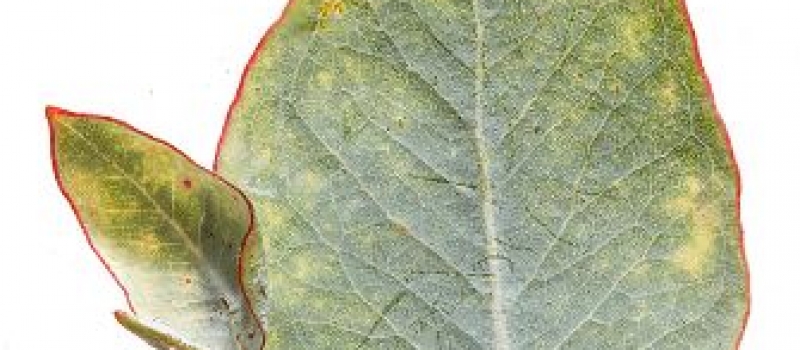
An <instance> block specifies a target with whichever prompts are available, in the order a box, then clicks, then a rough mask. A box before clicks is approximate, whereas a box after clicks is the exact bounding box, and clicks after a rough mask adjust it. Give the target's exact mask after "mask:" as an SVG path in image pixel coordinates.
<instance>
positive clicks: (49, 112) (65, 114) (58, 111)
mask: <svg viewBox="0 0 800 350" xmlns="http://www.w3.org/2000/svg"><path fill="white" fill-rule="evenodd" d="M45 115H46V116H47V121H48V123H47V124H48V126H49V129H50V160H51V163H52V167H53V174H54V175H55V178H56V183H57V185H58V189H59V190H60V191H61V194H62V195H63V196H64V198H65V199H66V200H67V203H69V206H70V209H71V210H72V212H73V213H74V214H75V217H76V218H77V219H78V224H79V225H80V227H81V230H82V231H83V234H84V237H85V238H86V242H87V243H88V244H89V247H90V248H91V250H92V252H93V253H94V255H95V256H97V258H98V259H99V260H100V263H102V264H103V267H104V268H105V269H106V271H107V272H108V273H109V274H110V275H111V277H112V278H113V279H114V282H115V283H116V284H117V286H119V288H120V289H122V293H123V294H124V295H125V300H126V302H127V304H128V308H129V309H130V311H131V312H132V313H133V314H134V315H135V314H136V309H135V308H134V305H133V302H131V299H130V293H129V292H128V288H127V287H126V286H125V285H124V284H123V283H122V282H121V281H120V280H119V278H118V277H117V275H116V273H115V272H114V270H113V269H112V268H111V266H110V265H109V264H108V262H107V261H106V260H105V258H104V257H103V255H102V254H101V253H100V251H99V250H98V249H97V247H95V245H94V242H93V241H92V238H91V236H90V234H89V230H88V228H87V227H86V224H85V222H84V220H83V217H82V216H81V214H80V211H79V210H78V207H77V205H76V204H75V201H74V199H73V198H72V196H71V195H70V193H69V192H68V191H67V189H66V187H65V186H64V183H63V181H62V178H61V172H60V170H59V167H58V157H57V152H58V145H57V143H56V131H55V125H54V124H55V121H56V119H58V118H83V119H94V120H100V121H105V122H110V123H113V124H116V125H117V126H120V127H122V128H124V129H127V130H128V131H131V132H133V133H135V134H137V135H140V136H144V137H145V138H147V139H149V140H151V141H154V142H156V143H158V144H160V145H162V146H165V147H167V148H168V149H170V150H172V151H173V152H175V153H176V154H177V155H179V156H180V157H183V158H184V159H186V160H187V161H188V162H189V163H190V164H191V165H193V166H194V167H196V168H197V169H198V170H200V171H203V172H205V173H206V174H208V175H211V176H212V177H213V178H214V179H216V180H218V181H220V182H221V183H223V184H225V186H227V187H228V188H230V189H231V190H232V191H233V192H234V193H235V194H237V195H238V196H239V197H241V198H242V199H243V200H244V203H245V205H246V206H247V209H248V213H249V215H248V219H247V220H248V223H247V232H246V233H245V235H244V237H243V238H242V243H241V245H240V248H239V249H240V252H245V251H246V248H247V247H248V246H247V244H248V242H249V241H250V239H251V238H252V237H253V235H255V232H256V231H255V229H256V225H255V214H254V207H253V203H252V202H251V201H250V199H249V198H247V196H246V195H245V194H244V192H242V191H241V190H240V189H239V188H237V187H236V186H234V185H233V184H231V183H230V182H229V181H228V180H226V179H224V178H223V177H222V176H220V175H219V174H217V173H216V172H214V171H209V170H207V169H206V168H204V167H202V166H200V165H199V164H197V162H195V161H194V160H193V159H192V158H191V157H189V156H188V155H187V154H186V153H185V152H183V151H182V150H180V149H178V148H177V147H175V146H174V145H172V144H170V143H169V142H166V141H164V140H162V139H160V138H158V137H155V136H153V135H150V134H148V133H146V132H144V131H141V130H139V129H137V128H136V127H134V126H132V125H130V124H128V123H126V122H124V121H122V120H119V119H115V118H112V117H108V116H103V115H97V114H89V113H79V112H73V111H69V110H66V109H63V108H60V107H55V106H47V107H46V108H45ZM246 256H247V254H240V255H239V259H238V261H237V270H238V272H237V276H236V280H237V283H238V284H239V288H240V291H241V293H242V295H243V297H244V303H245V308H246V309H247V312H248V313H249V314H250V316H251V317H253V319H254V320H256V326H257V327H258V329H259V330H260V331H261V334H262V335H263V337H262V343H261V347H260V348H261V349H263V348H264V347H265V346H266V337H267V333H266V329H265V328H264V325H263V324H262V322H261V320H260V319H259V318H258V315H257V313H256V312H255V309H254V308H253V303H252V300H251V296H250V295H249V294H248V293H247V291H246V290H245V288H244V277H243V275H244V268H245V266H244V264H245V263H244V259H245V258H246ZM115 314H116V312H115Z"/></svg>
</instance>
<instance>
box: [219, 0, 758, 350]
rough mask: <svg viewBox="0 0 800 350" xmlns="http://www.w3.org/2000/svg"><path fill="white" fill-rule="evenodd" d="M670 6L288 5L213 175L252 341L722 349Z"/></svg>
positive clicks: (723, 254)
mask: <svg viewBox="0 0 800 350" xmlns="http://www.w3.org/2000/svg"><path fill="white" fill-rule="evenodd" d="M683 6H684V5H683V4H682V3H681V2H679V1H676V0H591V1H589V0H527V1H501V0H472V1H468V0H436V1H434V0H402V1H398V0H345V1H322V0H296V1H293V2H291V4H290V5H289V7H288V8H287V10H286V12H285V14H284V17H283V19H282V20H281V22H280V23H279V24H277V25H276V26H275V27H274V28H273V29H272V30H271V32H270V33H269V34H268V37H267V38H266V39H265V40H266V41H265V42H264V43H263V44H262V45H261V46H260V48H259V51H258V52H257V55H256V56H255V57H254V60H253V61H252V63H251V65H250V66H249V68H248V72H247V75H246V77H245V80H244V85H243V88H242V90H241V91H240V95H239V98H238V100H237V101H236V104H235V105H234V108H233V109H232V113H231V116H230V121H229V124H228V127H227V131H226V133H225V135H224V136H223V140H222V144H221V151H220V156H219V159H218V164H217V165H218V169H219V171H220V172H221V173H222V174H223V175H225V176H226V177H227V178H229V179H231V180H232V181H233V182H234V183H236V184H237V185H238V186H240V187H241V188H242V189H243V190H245V192H246V193H247V194H248V195H249V196H250V197H251V199H252V200H253V201H254V205H255V207H256V213H257V216H258V218H259V225H260V228H259V229H260V231H261V233H262V235H264V238H265V239H264V240H263V241H264V244H265V245H266V248H267V249H268V253H267V255H268V259H267V260H268V264H267V266H266V271H267V275H268V279H267V280H268V286H267V295H268V296H269V298H270V302H269V304H270V308H269V310H262V312H268V316H269V320H270V327H269V328H270V329H269V337H268V340H267V342H268V348H269V349H497V350H511V349H514V350H517V349H648V348H651V349H690V348H693V349H730V348H733V347H734V346H735V345H736V343H737V339H738V337H739V334H740V332H741V328H742V322H743V318H744V315H745V312H746V309H747V301H746V300H747V292H746V272H745V265H744V259H743V256H742V255H741V253H740V244H741V242H740V240H739V224H738V218H737V215H738V213H737V210H738V209H737V206H736V203H737V200H738V198H737V181H738V179H737V175H736V169H735V164H734V161H733V159H732V157H731V155H730V153H729V151H728V148H727V144H726V137H725V131H724V129H723V127H722V126H721V124H720V123H719V122H718V120H717V119H716V116H715V110H714V108H713V102H712V101H711V98H710V92H709V91H708V90H707V86H706V84H705V82H704V78H703V73H702V71H701V68H700V65H699V62H698V61H697V58H696V57H695V55H694V47H693V41H692V37H691V35H690V31H689V29H688V28H689V27H688V25H687V18H686V16H685V14H684V7H683Z"/></svg>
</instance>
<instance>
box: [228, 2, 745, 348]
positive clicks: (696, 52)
mask: <svg viewBox="0 0 800 350" xmlns="http://www.w3.org/2000/svg"><path fill="white" fill-rule="evenodd" d="M675 1H676V2H677V3H678V7H679V8H680V10H681V13H682V15H683V18H684V20H685V24H686V31H687V34H688V35H689V37H690V39H691V41H692V56H693V58H694V62H695V66H696V69H697V73H698V74H700V76H701V78H702V79H703V83H704V85H705V88H706V93H707V94H708V98H709V100H710V101H711V106H712V108H713V110H714V118H715V119H716V122H717V125H718V126H719V131H720V134H721V137H722V138H723V139H724V141H725V148H726V150H727V152H728V159H730V161H731V167H732V168H733V173H734V174H733V176H734V180H735V182H736V225H737V230H738V240H739V258H740V259H741V262H742V266H743V267H744V276H745V299H746V300H745V304H746V305H745V312H744V315H743V316H742V320H741V326H740V330H739V335H738V336H737V339H736V343H735V345H734V349H739V348H740V347H741V345H742V339H743V337H744V331H745V329H746V328H747V323H748V321H749V320H750V308H751V304H752V295H751V290H750V267H749V263H748V262H747V254H746V253H745V251H746V249H745V239H744V229H743V225H742V210H741V203H742V200H741V199H742V178H741V172H740V170H739V163H738V162H737V160H736V155H735V154H734V152H733V145H732V142H731V138H730V133H728V128H727V127H726V126H725V121H724V120H723V119H722V115H721V114H720V113H719V109H718V108H717V102H716V100H715V98H714V91H713V89H712V86H711V80H710V79H709V78H708V74H707V73H706V69H705V67H704V66H703V60H702V57H701V55H700V47H699V44H698V40H697V34H696V32H695V29H694V24H693V23H692V19H691V15H690V13H689V7H688V6H687V4H686V0H675ZM296 2H297V0H289V2H288V3H287V4H286V7H284V9H283V12H282V13H281V16H280V17H279V18H278V20H277V21H275V23H273V24H272V25H271V26H270V27H269V29H267V32H266V34H264V35H263V36H262V37H261V40H260V41H259V42H258V45H257V46H256V49H255V51H254V52H253V53H252V54H251V55H250V59H249V60H248V61H247V64H246V65H245V68H244V72H243V73H242V77H241V79H240V80H239V86H238V88H237V90H236V94H235V95H234V97H233V101H232V102H231V104H230V107H229V108H228V113H227V115H226V117H225V123H224V124H223V126H222V133H221V134H220V137H219V142H218V143H217V149H216V153H215V156H214V165H213V169H214V171H215V172H216V171H219V163H220V153H221V151H222V147H223V146H224V144H225V140H226V139H227V137H228V132H229V130H230V123H231V119H233V113H234V111H235V110H236V107H238V105H239V103H240V102H241V99H242V96H243V94H244V85H245V81H246V79H247V76H248V75H250V71H251V70H252V69H253V67H254V66H255V63H256V61H257V60H258V58H259V55H260V53H261V51H262V49H263V48H264V47H265V46H266V45H267V42H268V41H269V39H270V38H271V37H272V34H273V33H274V31H275V30H276V28H277V27H278V26H280V25H281V24H282V23H283V21H284V20H285V19H286V16H287V14H288V12H289V10H290V9H291V7H292V6H294V5H295V3H296Z"/></svg>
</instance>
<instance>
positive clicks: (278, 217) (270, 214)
mask: <svg viewBox="0 0 800 350" xmlns="http://www.w3.org/2000/svg"><path fill="white" fill-rule="evenodd" d="M259 209H261V211H262V212H263V213H264V214H265V215H264V217H265V218H266V220H265V221H266V222H265V224H266V225H267V226H268V227H269V229H270V230H272V229H276V228H282V227H283V226H284V225H285V224H286V213H285V211H284V210H283V208H281V207H279V206H277V205H275V204H274V203H272V202H266V201H265V202H264V205H263V206H261V208H259ZM275 232H279V231H275ZM264 236H265V237H268V236H269V235H264Z"/></svg>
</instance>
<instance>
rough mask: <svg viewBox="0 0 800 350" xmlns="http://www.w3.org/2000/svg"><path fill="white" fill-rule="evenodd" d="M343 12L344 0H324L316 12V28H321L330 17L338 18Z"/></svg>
mask: <svg viewBox="0 0 800 350" xmlns="http://www.w3.org/2000/svg"><path fill="white" fill-rule="evenodd" d="M342 13H344V0H325V1H323V2H322V5H320V7H319V12H318V13H317V18H318V20H317V28H316V29H321V28H322V27H324V26H325V24H326V23H327V22H328V21H329V20H330V19H335V18H339V16H341V15H342Z"/></svg>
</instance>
